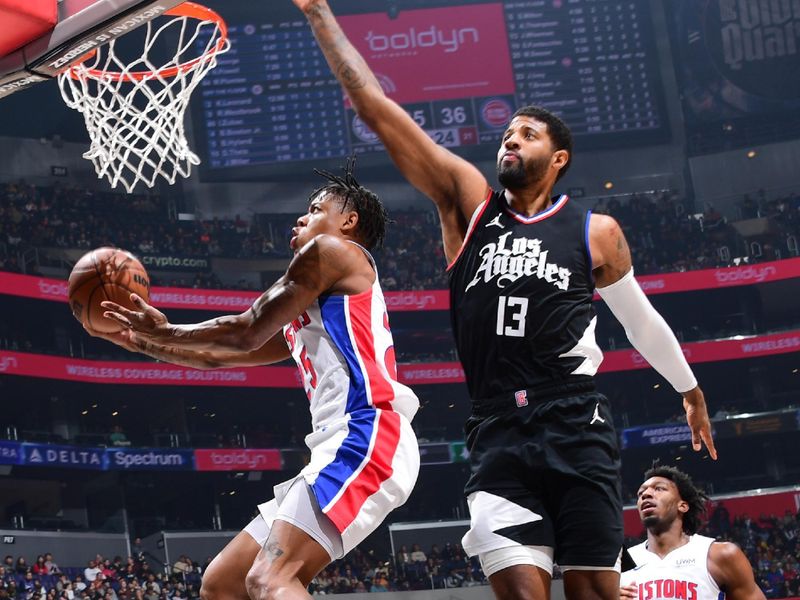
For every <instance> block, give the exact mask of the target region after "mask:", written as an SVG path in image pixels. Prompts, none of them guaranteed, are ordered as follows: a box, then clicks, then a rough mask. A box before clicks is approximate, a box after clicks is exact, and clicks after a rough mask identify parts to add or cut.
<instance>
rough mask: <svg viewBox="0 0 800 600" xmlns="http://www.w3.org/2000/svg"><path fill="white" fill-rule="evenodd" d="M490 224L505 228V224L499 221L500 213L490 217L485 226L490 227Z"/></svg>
mask: <svg viewBox="0 0 800 600" xmlns="http://www.w3.org/2000/svg"><path fill="white" fill-rule="evenodd" d="M492 225H495V226H497V227H499V228H500V229H505V228H506V226H505V225H503V224H502V223H501V222H500V215H497V216H496V217H495V218H494V219H492V220H491V221H489V222H488V223H487V224H486V227H491V226H492Z"/></svg>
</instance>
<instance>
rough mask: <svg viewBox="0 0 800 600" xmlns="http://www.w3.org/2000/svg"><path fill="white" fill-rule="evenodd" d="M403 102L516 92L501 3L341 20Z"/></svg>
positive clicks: (386, 86) (391, 92)
mask: <svg viewBox="0 0 800 600" xmlns="http://www.w3.org/2000/svg"><path fill="white" fill-rule="evenodd" d="M339 22H340V23H341V25H342V28H343V29H344V30H345V32H346V33H347V36H348V37H349V38H350V40H352V42H353V44H354V45H355V46H356V47H357V48H358V50H359V51H360V52H361V54H362V55H363V56H364V58H366V59H367V62H368V63H369V66H370V67H371V68H372V70H373V71H374V72H375V74H376V75H377V77H378V79H379V81H380V82H381V85H382V86H383V88H384V90H385V91H386V92H387V94H388V95H389V96H391V97H392V98H393V99H394V100H395V101H397V102H400V103H407V102H429V101H432V100H450V99H455V98H467V97H470V96H495V95H501V94H513V93H514V77H513V74H512V70H511V57H510V55H509V51H508V42H507V41H506V25H505V18H504V16H503V5H502V4H499V3H498V4H475V5H471V6H458V7H454V8H425V9H420V10H408V11H400V14H399V15H398V16H397V18H395V19H390V18H389V16H388V15H387V14H386V13H370V14H364V15H350V16H342V17H339Z"/></svg>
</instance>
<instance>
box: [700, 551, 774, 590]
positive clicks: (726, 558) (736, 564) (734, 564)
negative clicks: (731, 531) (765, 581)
mask: <svg viewBox="0 0 800 600" xmlns="http://www.w3.org/2000/svg"><path fill="white" fill-rule="evenodd" d="M708 572H709V574H710V575H711V577H712V578H713V579H714V581H716V582H717V585H719V587H720V588H722V591H724V592H725V598H726V600H764V599H765V597H764V592H762V591H761V589H760V588H759V587H758V585H756V581H755V578H754V577H753V567H752V566H751V565H750V561H748V560H747V557H746V556H745V555H744V552H742V551H741V550H740V549H739V547H738V546H737V545H736V544H732V543H730V542H717V543H714V544H711V548H710V549H709V551H708Z"/></svg>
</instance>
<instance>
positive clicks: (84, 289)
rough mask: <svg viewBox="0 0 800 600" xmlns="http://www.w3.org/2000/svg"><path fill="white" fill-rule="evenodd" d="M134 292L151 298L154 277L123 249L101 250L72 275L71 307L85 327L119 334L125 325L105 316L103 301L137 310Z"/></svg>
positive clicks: (79, 264) (84, 258) (85, 259)
mask: <svg viewBox="0 0 800 600" xmlns="http://www.w3.org/2000/svg"><path fill="white" fill-rule="evenodd" d="M131 293H135V294H138V295H139V296H141V297H142V299H144V300H145V301H149V299H150V278H149V277H148V275H147V271H145V269H144V267H143V266H142V263H140V262H139V260H138V259H137V258H136V257H135V256H133V254H131V253H130V252H126V251H125V250H120V249H119V248H97V249H95V250H92V251H91V252H87V253H86V254H84V255H83V256H82V257H81V258H80V259H79V260H78V262H77V263H75V266H74V267H73V268H72V272H71V273H70V274H69V306H70V308H71V309H72V314H73V315H75V318H76V319H78V321H80V322H81V323H83V325H85V326H86V327H88V328H89V329H92V330H94V331H97V332H99V333H115V332H117V331H121V330H122V326H121V325H120V324H119V323H117V322H116V321H114V320H112V319H108V318H106V317H104V316H103V313H104V312H105V311H106V309H104V308H103V307H102V306H100V303H101V302H104V301H105V300H111V301H112V302H116V303H117V304H119V305H121V306H124V307H125V308H129V309H131V310H137V308H136V306H134V304H133V303H132V302H131V300H130V295H131Z"/></svg>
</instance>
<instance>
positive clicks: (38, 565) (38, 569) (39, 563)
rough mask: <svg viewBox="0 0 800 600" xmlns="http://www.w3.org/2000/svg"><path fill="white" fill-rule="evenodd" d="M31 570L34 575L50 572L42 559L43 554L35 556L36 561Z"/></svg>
mask: <svg viewBox="0 0 800 600" xmlns="http://www.w3.org/2000/svg"><path fill="white" fill-rule="evenodd" d="M31 572H33V574H34V575H48V574H49V573H50V569H48V568H47V565H46V564H45V561H44V554H40V555H39V556H37V557H36V562H35V563H33V566H32V567H31Z"/></svg>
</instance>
